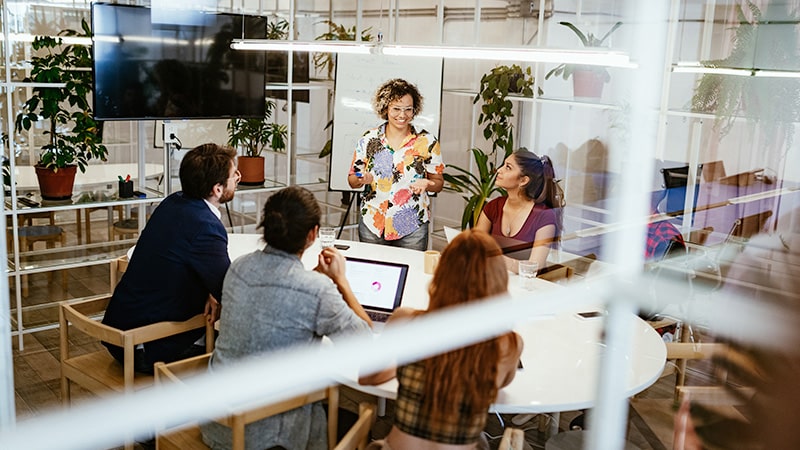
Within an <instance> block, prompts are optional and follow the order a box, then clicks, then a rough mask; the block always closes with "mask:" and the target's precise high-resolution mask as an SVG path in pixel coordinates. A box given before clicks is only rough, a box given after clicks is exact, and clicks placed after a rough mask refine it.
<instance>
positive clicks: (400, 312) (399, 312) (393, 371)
mask: <svg viewBox="0 0 800 450" xmlns="http://www.w3.org/2000/svg"><path fill="white" fill-rule="evenodd" d="M414 314H416V311H415V310H414V309H411V308H397V309H396V310H395V311H394V313H392V316H391V317H389V320H387V321H386V326H387V327H388V326H392V324H397V323H398V322H401V321H403V320H406V319H409V318H411V317H412V316H413V315H414ZM396 375H397V366H394V365H392V366H391V367H387V368H385V369H383V370H381V371H379V372H375V373H372V374H369V375H360V376H359V377H358V383H359V384H364V385H368V386H375V385H378V384H382V383H385V382H387V381H389V380H391V379H392V378H394V377H395V376H396Z"/></svg>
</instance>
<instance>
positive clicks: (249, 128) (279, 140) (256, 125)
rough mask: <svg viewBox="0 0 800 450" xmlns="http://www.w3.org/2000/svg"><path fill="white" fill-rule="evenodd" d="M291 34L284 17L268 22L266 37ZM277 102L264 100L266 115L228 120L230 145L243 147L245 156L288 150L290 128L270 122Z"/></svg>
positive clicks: (275, 38)
mask: <svg viewBox="0 0 800 450" xmlns="http://www.w3.org/2000/svg"><path fill="white" fill-rule="evenodd" d="M288 36H289V22H287V21H286V20H284V19H278V20H275V21H271V22H270V21H268V22H267V30H266V38H267V39H274V40H281V39H286V38H287V37H288ZM274 110H275V102H274V101H272V100H270V99H267V100H266V101H265V102H264V117H263V118H249V119H231V120H230V121H229V122H228V145H230V146H233V147H241V148H242V149H244V155H245V156H261V153H262V152H263V151H264V150H265V149H267V148H269V149H271V150H273V151H276V152H283V151H285V150H286V138H287V136H288V128H287V126H286V125H284V124H280V123H273V122H270V121H269V119H270V118H271V117H272V112H273V111H274Z"/></svg>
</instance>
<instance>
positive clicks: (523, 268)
mask: <svg viewBox="0 0 800 450" xmlns="http://www.w3.org/2000/svg"><path fill="white" fill-rule="evenodd" d="M538 271H539V263H536V262H533V261H520V262H519V269H518V272H519V277H520V281H521V282H522V283H521V284H522V287H523V288H525V289H527V290H529V291H530V290H533V288H534V286H535V285H536V281H535V278H536V273H537V272H538Z"/></svg>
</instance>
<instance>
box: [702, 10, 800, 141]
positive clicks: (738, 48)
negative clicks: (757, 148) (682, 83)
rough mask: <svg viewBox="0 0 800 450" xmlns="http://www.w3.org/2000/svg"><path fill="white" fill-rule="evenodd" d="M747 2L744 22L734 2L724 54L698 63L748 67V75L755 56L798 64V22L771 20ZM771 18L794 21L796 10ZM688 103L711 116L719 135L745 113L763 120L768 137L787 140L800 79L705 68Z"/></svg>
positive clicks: (799, 104) (798, 105) (781, 64)
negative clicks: (732, 24) (728, 50)
mask: <svg viewBox="0 0 800 450" xmlns="http://www.w3.org/2000/svg"><path fill="white" fill-rule="evenodd" d="M747 6H748V9H749V11H750V13H751V14H752V16H753V20H752V22H751V21H749V20H748V19H747V17H745V13H744V10H743V9H742V7H741V6H740V5H737V6H736V9H737V15H738V20H739V24H738V26H737V27H736V30H735V32H734V34H733V38H732V41H731V43H732V49H731V53H730V54H729V55H728V57H726V58H724V59H717V60H710V61H702V65H703V66H705V67H709V68H736V69H751V70H753V71H754V72H753V74H755V71H756V70H757V68H754V67H753V64H754V62H755V61H758V62H759V65H760V66H761V67H764V68H774V67H778V68H782V69H787V68H789V69H794V70H798V69H800V64H799V63H798V55H797V41H798V38H799V37H798V34H797V26H796V25H792V26H786V25H783V26H779V25H775V24H773V23H771V22H772V20H770V19H768V18H767V19H765V18H764V17H763V16H762V13H761V10H760V9H759V8H758V7H757V6H756V5H754V4H753V3H751V2H748V3H747ZM776 17H780V20H781V21H785V22H786V23H791V24H795V23H796V22H797V20H798V14H797V13H796V12H791V11H787V12H785V13H780V14H778V16H776ZM761 25H764V26H763V27H762V26H761ZM691 108H692V111H694V112H705V113H712V114H714V115H716V120H715V122H714V127H715V129H717V130H719V131H720V134H721V136H725V135H726V134H727V133H728V132H729V131H730V129H731V127H732V126H733V123H734V119H735V118H736V117H737V116H744V117H747V118H748V119H749V120H750V121H751V122H753V123H759V124H762V126H763V127H764V130H765V131H766V138H767V142H772V141H773V140H775V139H777V138H779V137H781V136H782V137H783V138H785V139H786V142H787V145H790V144H791V142H792V139H793V136H794V123H795V122H798V121H800V80H798V79H797V78H773V77H757V76H735V75H722V74H717V73H705V74H703V76H702V77H700V79H699V80H698V83H697V86H696V87H695V90H694V95H693V96H692V100H691Z"/></svg>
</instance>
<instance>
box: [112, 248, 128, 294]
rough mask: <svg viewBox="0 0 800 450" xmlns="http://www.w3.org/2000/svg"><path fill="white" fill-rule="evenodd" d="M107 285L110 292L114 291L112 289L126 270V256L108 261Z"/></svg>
mask: <svg viewBox="0 0 800 450" xmlns="http://www.w3.org/2000/svg"><path fill="white" fill-rule="evenodd" d="M109 266H110V267H109V276H110V280H109V285H110V286H111V291H112V292H113V291H114V288H115V287H116V286H117V283H119V280H120V278H122V274H123V273H125V271H126V270H128V255H122V256H120V257H119V258H117V259H112V260H111V261H109Z"/></svg>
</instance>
